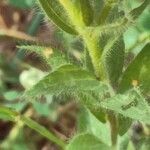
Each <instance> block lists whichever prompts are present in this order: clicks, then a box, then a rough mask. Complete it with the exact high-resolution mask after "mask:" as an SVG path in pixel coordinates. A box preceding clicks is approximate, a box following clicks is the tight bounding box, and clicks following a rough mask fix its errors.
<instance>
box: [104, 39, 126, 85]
mask: <svg viewBox="0 0 150 150" xmlns="http://www.w3.org/2000/svg"><path fill="white" fill-rule="evenodd" d="M124 54H125V45H124V41H123V38H122V37H119V38H118V37H117V38H115V39H111V41H110V42H109V41H108V44H107V45H106V46H105V48H104V50H103V54H102V58H101V59H102V65H103V68H105V69H104V70H106V73H105V75H106V76H107V79H109V81H110V83H112V85H115V84H116V83H117V81H118V79H119V77H120V75H121V73H122V69H123V64H124Z"/></svg>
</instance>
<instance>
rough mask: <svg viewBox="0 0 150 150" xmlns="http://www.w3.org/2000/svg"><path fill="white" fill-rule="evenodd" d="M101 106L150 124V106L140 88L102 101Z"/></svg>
mask: <svg viewBox="0 0 150 150" xmlns="http://www.w3.org/2000/svg"><path fill="white" fill-rule="evenodd" d="M101 106H102V107H103V108H105V109H109V110H113V111H114V112H116V113H119V114H122V115H123V116H125V117H129V118H131V119H133V120H139V121H143V122H144V123H147V124H150V117H149V116H150V106H149V105H148V103H147V102H146V100H145V99H144V98H143V96H142V95H141V93H140V91H139V90H138V89H134V90H131V91H128V92H127V93H125V94H124V95H121V94H118V95H116V96H114V97H112V98H109V99H107V100H105V101H104V102H101Z"/></svg>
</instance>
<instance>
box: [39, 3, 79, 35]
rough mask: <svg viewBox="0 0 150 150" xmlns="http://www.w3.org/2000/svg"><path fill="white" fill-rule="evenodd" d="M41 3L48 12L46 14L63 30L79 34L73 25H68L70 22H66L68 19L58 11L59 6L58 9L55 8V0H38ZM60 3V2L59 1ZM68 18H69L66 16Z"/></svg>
mask: <svg viewBox="0 0 150 150" xmlns="http://www.w3.org/2000/svg"><path fill="white" fill-rule="evenodd" d="M38 1H39V4H40V6H41V8H42V9H43V10H44V12H45V13H46V15H47V16H48V17H49V18H50V19H51V20H52V21H53V22H54V23H55V24H56V25H57V26H58V27H59V28H61V29H62V30H64V31H66V32H68V33H70V34H77V32H76V31H75V29H74V28H73V26H71V25H68V24H69V23H66V20H65V21H64V18H61V17H60V14H59V13H58V11H60V10H59V8H58V9H57V10H55V9H54V8H56V7H54V6H56V5H52V4H54V1H56V0H53V2H52V1H50V0H38ZM57 3H58V2H57ZM63 14H65V12H63ZM66 19H67V18H66Z"/></svg>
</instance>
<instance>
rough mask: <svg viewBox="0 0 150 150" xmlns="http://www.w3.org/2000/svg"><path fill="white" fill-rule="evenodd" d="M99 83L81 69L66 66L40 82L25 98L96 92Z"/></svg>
mask: <svg viewBox="0 0 150 150" xmlns="http://www.w3.org/2000/svg"><path fill="white" fill-rule="evenodd" d="M99 84H100V83H99V81H97V80H96V79H95V77H94V76H93V75H91V74H90V73H88V72H87V71H85V70H82V69H80V68H79V67H76V66H73V65H64V66H61V67H59V68H58V69H57V70H56V71H53V72H52V73H50V74H48V75H47V76H46V77H44V78H43V79H42V80H41V81H39V82H38V83H37V84H36V85H35V86H33V88H31V90H29V91H27V92H26V93H25V96H30V97H39V96H41V95H45V94H60V93H62V92H65V93H71V92H76V91H77V90H79V91H87V90H89V91H90V90H94V89H96V88H97V87H98V86H99Z"/></svg>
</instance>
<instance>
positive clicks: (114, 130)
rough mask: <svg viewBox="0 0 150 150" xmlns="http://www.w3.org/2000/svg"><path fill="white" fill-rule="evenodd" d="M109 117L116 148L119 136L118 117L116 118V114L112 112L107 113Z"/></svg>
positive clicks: (113, 146) (114, 147)
mask: <svg viewBox="0 0 150 150" xmlns="http://www.w3.org/2000/svg"><path fill="white" fill-rule="evenodd" d="M111 113H112V112H111ZM107 117H108V121H109V123H110V129H111V141H112V148H113V149H116V145H117V137H118V123H117V118H116V116H115V115H114V114H110V113H109V114H108V115H107Z"/></svg>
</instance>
